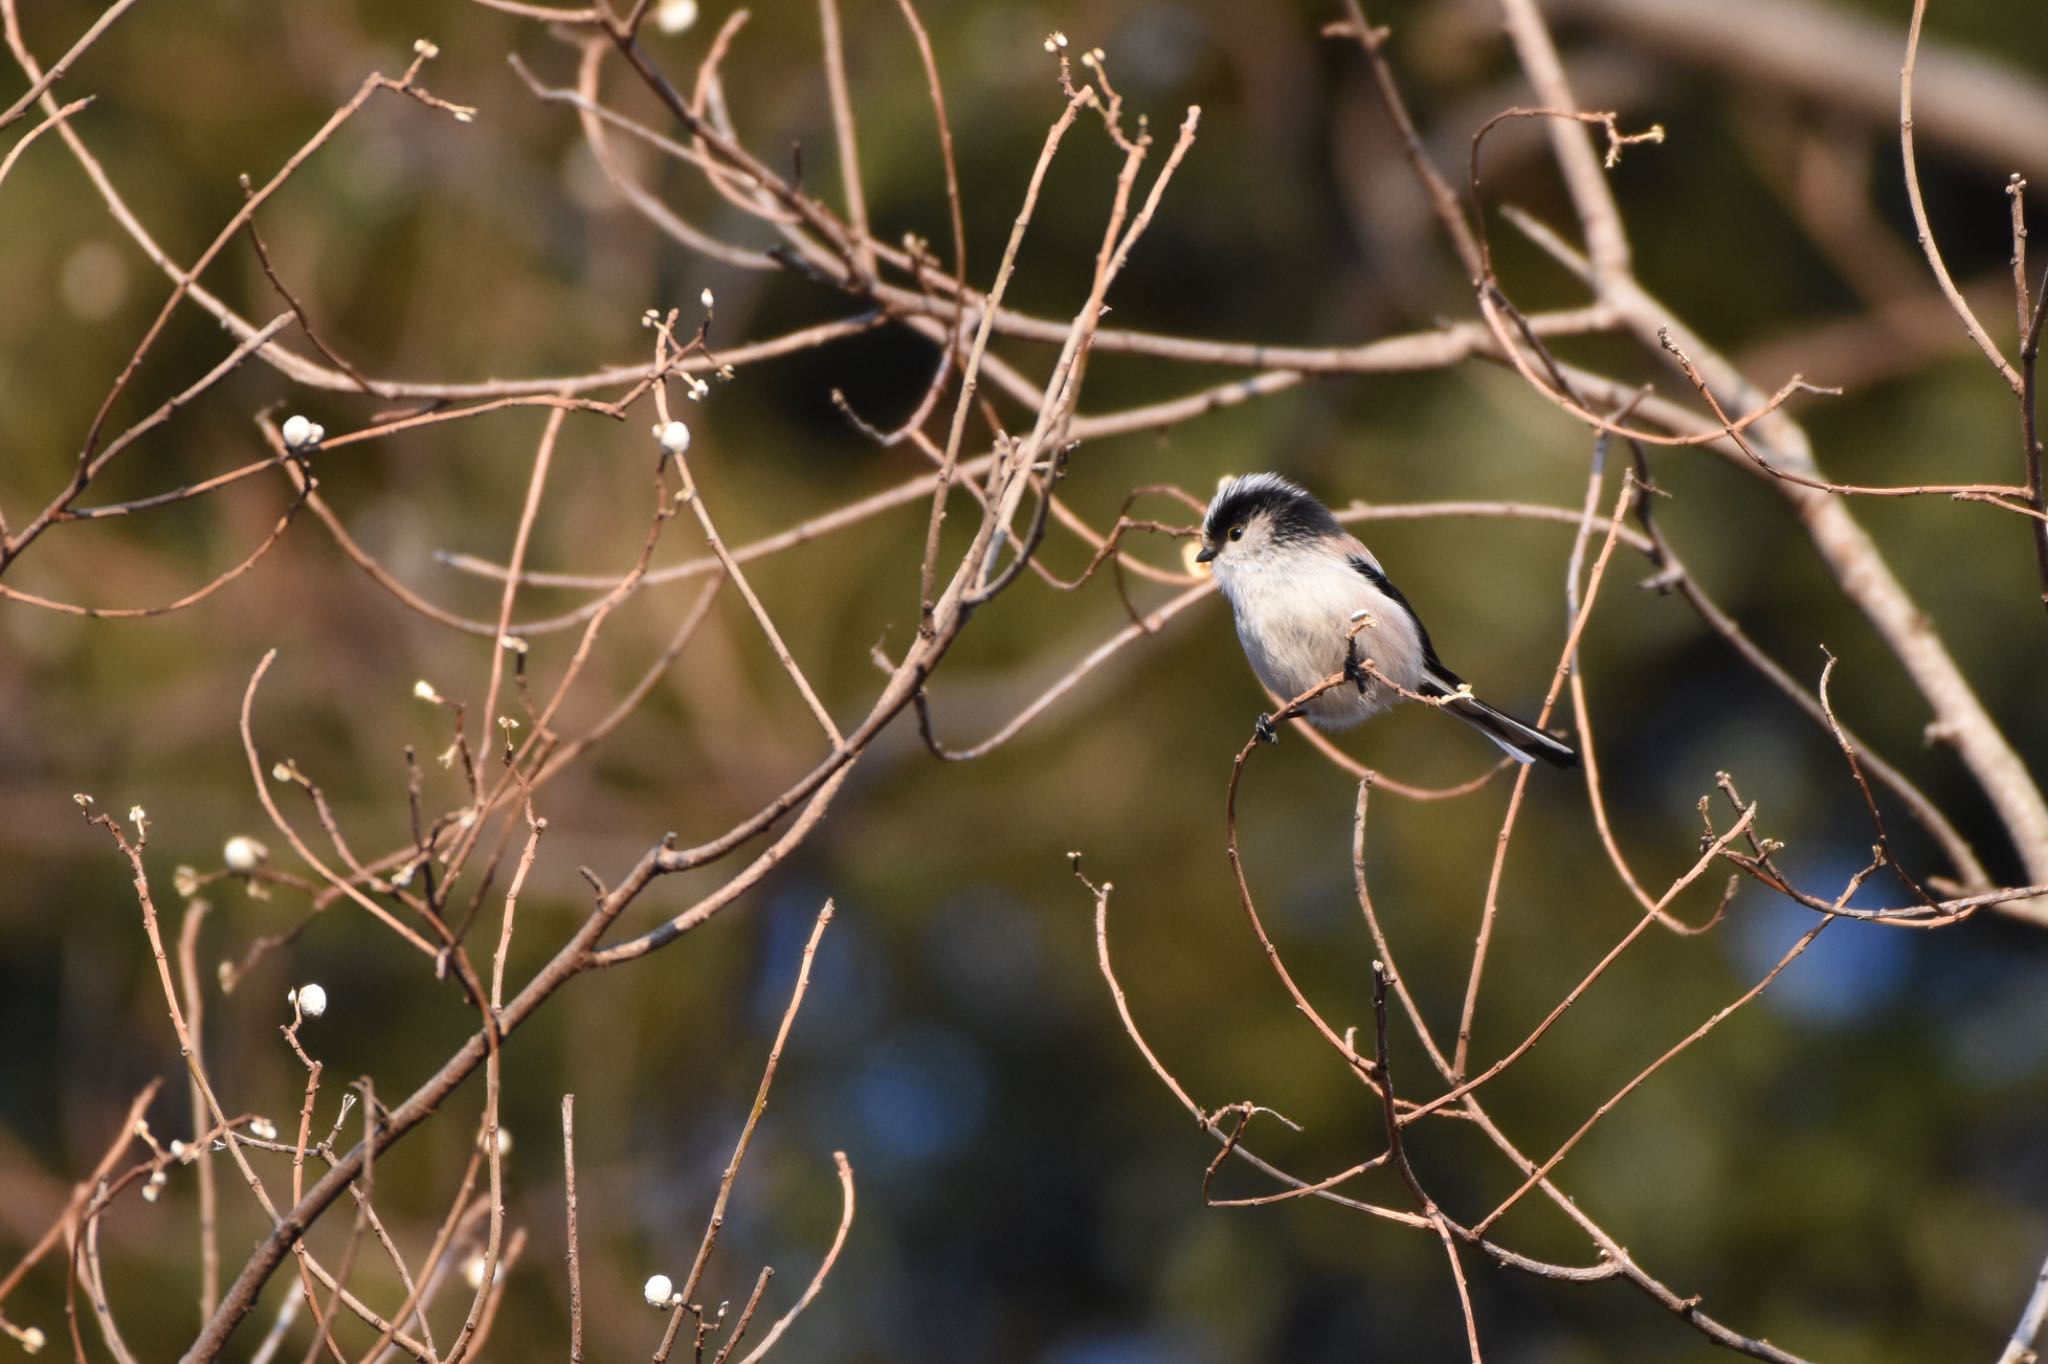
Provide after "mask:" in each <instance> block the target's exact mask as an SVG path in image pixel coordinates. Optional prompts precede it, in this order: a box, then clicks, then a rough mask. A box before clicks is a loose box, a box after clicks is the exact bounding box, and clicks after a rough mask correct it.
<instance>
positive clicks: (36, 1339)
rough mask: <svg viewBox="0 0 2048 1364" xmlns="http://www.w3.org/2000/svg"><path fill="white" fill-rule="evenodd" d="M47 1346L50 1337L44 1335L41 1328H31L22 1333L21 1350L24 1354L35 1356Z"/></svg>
mask: <svg viewBox="0 0 2048 1364" xmlns="http://www.w3.org/2000/svg"><path fill="white" fill-rule="evenodd" d="M47 1344H49V1337H48V1336H45V1335H44V1334H43V1328H42V1327H40V1326H31V1327H29V1328H28V1329H27V1330H26V1331H23V1332H22V1333H21V1348H22V1352H23V1353H24V1354H35V1353H36V1352H37V1351H39V1350H41V1349H42V1348H43V1346H45V1345H47Z"/></svg>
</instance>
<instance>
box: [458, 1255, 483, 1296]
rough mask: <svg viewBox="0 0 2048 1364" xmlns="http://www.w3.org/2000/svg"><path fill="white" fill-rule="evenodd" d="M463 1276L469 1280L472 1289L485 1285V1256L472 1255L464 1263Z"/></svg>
mask: <svg viewBox="0 0 2048 1364" xmlns="http://www.w3.org/2000/svg"><path fill="white" fill-rule="evenodd" d="M462 1277H463V1278H464V1279H466V1280H468V1281H469V1286H470V1289H471V1291H474V1290H476V1289H479V1288H482V1287H483V1286H484V1257H483V1256H481V1255H472V1256H470V1257H469V1259H467V1260H465V1261H464V1262H463V1265H462Z"/></svg>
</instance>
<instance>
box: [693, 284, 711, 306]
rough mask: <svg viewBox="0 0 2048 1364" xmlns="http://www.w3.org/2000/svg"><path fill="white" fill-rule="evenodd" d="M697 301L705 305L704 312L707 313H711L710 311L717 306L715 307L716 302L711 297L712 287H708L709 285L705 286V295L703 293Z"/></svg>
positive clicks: (698, 296)
mask: <svg viewBox="0 0 2048 1364" xmlns="http://www.w3.org/2000/svg"><path fill="white" fill-rule="evenodd" d="M697 301H698V302H699V303H702V304H703V305H704V311H706V312H709V311H711V309H712V307H713V306H715V305H714V301H713V299H712V297H711V286H710V285H708V284H707V285H705V286H704V292H703V293H701V294H699V295H697Z"/></svg>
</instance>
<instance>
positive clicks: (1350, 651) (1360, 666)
mask: <svg viewBox="0 0 2048 1364" xmlns="http://www.w3.org/2000/svg"><path fill="white" fill-rule="evenodd" d="M1344 676H1345V677H1346V678H1347V679H1348V680H1349V681H1350V682H1351V684H1352V685H1353V686H1355V687H1357V688H1358V690H1359V694H1360V695H1363V694H1364V693H1366V692H1368V691H1370V690H1372V674H1370V673H1368V672H1367V671H1366V670H1365V663H1364V661H1363V660H1361V659H1360V658H1359V657H1358V650H1357V648H1356V647H1355V645H1354V646H1353V647H1347V648H1346V649H1345V650H1344Z"/></svg>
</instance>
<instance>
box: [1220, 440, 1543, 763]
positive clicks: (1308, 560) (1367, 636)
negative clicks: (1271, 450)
mask: <svg viewBox="0 0 2048 1364" xmlns="http://www.w3.org/2000/svg"><path fill="white" fill-rule="evenodd" d="M1195 560H1196V562H1197V563H1205V564H1208V565H1210V568H1211V571H1212V572H1213V573H1214V574H1215V575H1216V585H1217V586H1218V587H1220V588H1222V589H1223V595H1224V597H1225V598H1227V599H1228V600H1229V602H1230V610H1231V614H1232V615H1233V616H1235V617H1236V619H1237V637H1238V639H1239V640H1240V641H1241V642H1242V643H1243V644H1244V652H1245V657H1246V658H1247V659H1248V660H1249V661H1250V662H1251V665H1252V671H1253V672H1255V673H1257V674H1258V675H1259V680H1260V681H1261V682H1264V683H1265V684H1266V685H1267V686H1268V687H1270V688H1272V690H1273V691H1275V692H1277V693H1278V694H1279V695H1280V696H1281V697H1282V698H1289V697H1294V696H1298V695H1300V694H1301V693H1302V692H1304V691H1307V690H1308V689H1309V688H1310V687H1312V686H1314V685H1315V684H1316V683H1317V682H1320V681H1322V680H1323V679H1324V678H1325V677H1328V676H1329V675H1330V674H1331V673H1335V672H1342V673H1343V674H1344V675H1345V676H1346V677H1348V678H1349V679H1350V685H1349V686H1342V687H1333V688H1331V689H1330V690H1328V691H1326V692H1324V693H1323V694H1322V695H1320V696H1318V697H1316V698H1315V699H1314V700H1312V701H1310V702H1309V703H1308V704H1307V705H1305V706H1303V707H1302V712H1303V714H1304V715H1305V716H1306V717H1307V719H1308V720H1309V721H1310V723H1312V724H1314V725H1315V726H1317V727H1318V728H1319V729H1349V728H1350V727H1351V726H1353V725H1355V724H1357V723H1359V722H1360V721H1361V720H1367V719H1370V718H1371V717H1372V716H1375V715H1377V714H1379V713H1380V712H1381V711H1383V710H1385V709H1387V708H1388V707H1389V706H1391V705H1393V704H1394V703H1395V702H1396V701H1399V700H1400V699H1401V693H1400V691H1397V690H1396V689H1395V688H1394V687H1390V686H1388V685H1387V684H1386V682H1384V681H1382V680H1381V679H1380V678H1378V677H1375V676H1373V675H1372V674H1371V673H1369V672H1367V671H1366V670H1365V668H1364V666H1363V662H1364V660H1368V659H1369V660H1371V662H1372V664H1373V667H1374V668H1375V669H1376V670H1377V671H1378V672H1379V673H1380V674H1382V675H1383V676H1384V677H1385V678H1387V679H1390V680H1392V681H1393V682H1395V683H1397V684H1398V685H1399V686H1400V687H1401V688H1405V689H1406V690H1408V691H1411V692H1414V693H1416V694H1417V695H1421V696H1427V697H1442V698H1445V699H1444V705H1443V709H1444V710H1447V711H1449V712H1450V713H1451V714H1453V715H1455V716H1457V717H1458V718H1459V719H1460V720H1463V721H1464V722H1465V723H1466V724H1468V725H1470V726H1472V728H1474V729H1476V730H1478V731H1479V732H1480V733H1481V734H1484V735H1485V736H1486V737H1487V738H1489V739H1491V740H1493V741H1494V743H1496V744H1498V745H1500V747H1501V748H1502V749H1503V750H1504V751H1505V752H1506V753H1507V754H1508V756H1509V757H1511V758H1513V759H1514V760H1515V761H1516V762H1519V763H1527V762H1529V761H1531V760H1533V759H1536V758H1541V759H1543V761H1545V762H1547V763H1549V764H1551V765H1552V766H1553V767H1577V766H1578V765H1579V755H1578V754H1577V753H1576V752H1574V751H1573V750H1572V749H1571V748H1570V747H1569V746H1568V745H1566V744H1562V743H1560V742H1558V741H1557V740H1556V739H1553V738H1551V737H1550V736H1549V735H1548V734H1545V733H1544V732H1543V731H1542V730H1540V729H1536V728H1534V727H1533V726H1530V725H1525V724H1523V723H1522V722H1521V721H1520V720H1517V719H1515V718H1514V717H1513V716H1510V715H1505V714H1503V713H1501V712H1500V711H1497V710H1495V709H1494V708H1493V707H1492V706H1489V705H1487V704H1486V703H1485V702H1484V701H1481V700H1480V699H1479V698H1478V697H1476V696H1474V695H1472V689H1471V688H1470V687H1469V686H1467V685H1466V684H1465V683H1464V681H1463V680H1461V679H1460V678H1459V677H1458V675H1457V674H1456V673H1454V672H1452V671H1451V670H1450V669H1449V668H1446V667H1445V666H1444V665H1443V662H1442V660H1440V659H1439V658H1438V657H1437V656H1436V649H1435V648H1434V646H1432V645H1431V644H1430V642H1429V632H1428V631H1427V630H1425V629H1423V628H1422V622H1421V621H1420V620H1418V619H1416V616H1415V609H1414V608H1413V607H1411V606H1409V605H1408V599H1407V598H1406V597H1404V596H1402V595H1401V590H1400V589H1399V588H1397V587H1395V586H1394V585H1393V584H1392V583H1391V582H1389V581H1387V575H1386V573H1385V572H1383V571H1382V570H1381V568H1380V563H1379V560H1378V559H1375V558H1374V557H1373V556H1372V551H1371V550H1369V549H1367V548H1366V547H1365V546H1364V545H1363V544H1360V543H1359V541H1358V538H1357V537H1356V536H1354V535H1352V534H1351V533H1350V532H1349V531H1347V530H1345V529H1344V527H1343V526H1341V525H1339V524H1338V523H1337V518H1336V517H1334V516H1332V515H1330V510H1329V508H1327V507H1325V506H1324V505H1323V504H1322V503H1320V502H1318V501H1316V499H1315V498H1314V497H1312V496H1311V495H1310V494H1309V493H1307V492H1306V491H1304V490H1303V489H1301V488H1299V487H1296V486H1295V485H1294V484H1292V483H1289V482H1288V481H1287V480H1286V479H1284V478H1282V477H1280V476H1279V475H1278V474H1246V475H1244V476H1243V477H1240V478H1232V479H1226V480H1225V481H1224V483H1223V484H1222V486H1221V487H1219V488H1218V489H1217V490H1216V496H1215V499H1214V500H1213V501H1211V502H1210V503H1209V510H1208V513H1207V514H1206V515H1205V516H1204V517H1203V519H1202V547H1201V550H1200V552H1198V553H1197V554H1196V555H1195ZM1259 735H1260V737H1261V738H1264V739H1268V740H1270V739H1271V738H1272V737H1273V729H1272V724H1271V721H1270V720H1269V718H1268V717H1266V716H1263V715H1261V716H1260V717H1259Z"/></svg>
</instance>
